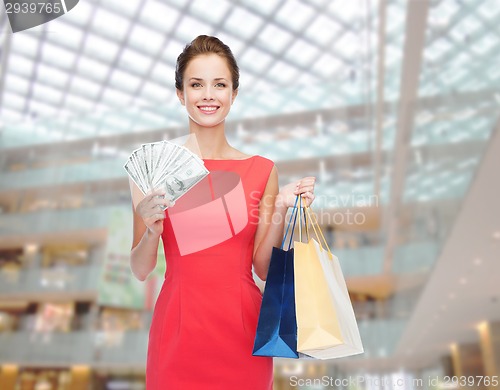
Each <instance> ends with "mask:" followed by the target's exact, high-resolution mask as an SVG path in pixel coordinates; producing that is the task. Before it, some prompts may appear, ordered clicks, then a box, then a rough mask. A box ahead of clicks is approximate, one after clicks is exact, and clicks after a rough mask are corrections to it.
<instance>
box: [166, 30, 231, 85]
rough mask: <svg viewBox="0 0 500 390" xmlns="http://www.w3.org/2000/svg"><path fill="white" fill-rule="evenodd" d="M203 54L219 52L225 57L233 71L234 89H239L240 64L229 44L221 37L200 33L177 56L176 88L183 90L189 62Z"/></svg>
mask: <svg viewBox="0 0 500 390" xmlns="http://www.w3.org/2000/svg"><path fill="white" fill-rule="evenodd" d="M201 54H217V55H219V56H221V57H222V58H224V59H225V60H226V61H227V66H228V67H229V71H230V72H231V77H232V81H233V90H236V89H238V87H239V85H240V81H239V80H240V69H239V68H238V64H237V63H236V59H235V58H234V55H233V53H232V52H231V49H230V48H229V46H227V45H225V44H224V43H222V41H221V40H220V39H219V38H216V37H212V36H208V35H198V36H197V37H196V38H195V39H193V40H192V41H191V43H189V44H187V45H186V46H185V47H184V50H183V51H182V53H181V54H179V57H177V64H176V67H175V88H177V89H178V90H180V91H182V85H183V80H184V72H185V71H186V68H187V66H188V64H189V62H190V61H191V60H192V59H193V58H195V57H196V56H199V55H201Z"/></svg>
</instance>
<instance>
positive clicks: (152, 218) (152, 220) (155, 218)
mask: <svg viewBox="0 0 500 390" xmlns="http://www.w3.org/2000/svg"><path fill="white" fill-rule="evenodd" d="M163 219H165V214H164V213H161V214H160V213H156V214H152V215H150V216H149V217H148V218H145V219H144V222H146V225H148V223H151V224H153V223H155V222H156V221H159V220H163Z"/></svg>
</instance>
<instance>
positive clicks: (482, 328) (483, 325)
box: [476, 321, 488, 332]
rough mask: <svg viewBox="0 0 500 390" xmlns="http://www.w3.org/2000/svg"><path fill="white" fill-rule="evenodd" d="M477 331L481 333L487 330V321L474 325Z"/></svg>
mask: <svg viewBox="0 0 500 390" xmlns="http://www.w3.org/2000/svg"><path fill="white" fill-rule="evenodd" d="M476 328H477V330H478V331H480V332H483V331H485V330H486V329H487V328H488V321H481V322H480V323H479V324H477V325H476Z"/></svg>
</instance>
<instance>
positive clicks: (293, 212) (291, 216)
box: [281, 198, 298, 250]
mask: <svg viewBox="0 0 500 390" xmlns="http://www.w3.org/2000/svg"><path fill="white" fill-rule="evenodd" d="M297 201H298V198H297V199H295V204H294V205H293V211H292V214H290V219H289V220H288V225H287V227H286V232H285V235H284V236H283V241H281V249H283V246H284V245H285V240H286V236H287V235H288V229H289V228H290V223H291V222H292V218H293V215H294V214H295V218H294V220H293V227H292V232H291V233H290V241H289V242H288V249H287V250H290V246H291V245H292V237H293V231H294V229H295V221H296V220H297V212H296V211H297V207H296V206H297Z"/></svg>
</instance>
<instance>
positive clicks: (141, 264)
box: [130, 190, 173, 281]
mask: <svg viewBox="0 0 500 390" xmlns="http://www.w3.org/2000/svg"><path fill="white" fill-rule="evenodd" d="M164 194H165V192H164V190H158V191H154V192H153V193H151V194H149V195H147V196H146V197H145V198H144V199H143V200H141V202H139V204H138V205H137V209H135V208H134V206H132V210H133V213H134V238H133V242H132V249H131V252H130V268H131V270H132V273H133V274H134V276H135V277H136V278H137V279H139V280H141V281H143V280H145V279H146V278H147V277H148V275H149V274H150V273H151V271H153V270H154V268H155V267H156V262H157V254H158V244H159V242H160V237H161V234H162V232H163V220H164V219H165V212H164V211H163V210H162V209H161V208H160V205H164V206H172V205H173V204H170V202H169V201H168V200H166V199H163V198H161V197H158V195H160V196H161V195H164Z"/></svg>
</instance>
